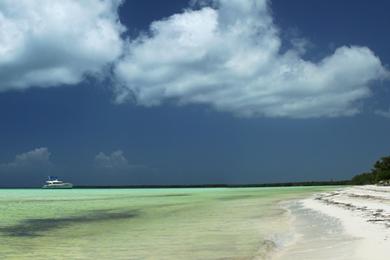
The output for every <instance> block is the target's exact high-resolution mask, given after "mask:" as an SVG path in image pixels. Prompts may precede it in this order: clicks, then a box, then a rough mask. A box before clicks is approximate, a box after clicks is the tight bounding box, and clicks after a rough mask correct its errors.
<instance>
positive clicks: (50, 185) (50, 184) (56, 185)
mask: <svg viewBox="0 0 390 260" xmlns="http://www.w3.org/2000/svg"><path fill="white" fill-rule="evenodd" d="M42 188H43V189H71V188H73V184H72V183H67V182H63V181H60V180H58V178H57V177H54V176H49V179H48V180H47V181H46V184H45V185H43V187H42Z"/></svg>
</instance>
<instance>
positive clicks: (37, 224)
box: [0, 187, 332, 259]
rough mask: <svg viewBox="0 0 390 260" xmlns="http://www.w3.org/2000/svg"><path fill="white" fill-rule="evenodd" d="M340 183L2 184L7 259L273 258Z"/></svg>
mask: <svg viewBox="0 0 390 260" xmlns="http://www.w3.org/2000/svg"><path fill="white" fill-rule="evenodd" d="M329 189H332V187H289V188H230V189H229V188H205V189H200V188H197V189H71V190H41V189H4V190H0V259H267V258H268V257H269V256H270V255H271V254H273V253H274V252H276V251H278V250H280V249H282V248H283V247H285V246H286V245H288V243H290V242H291V241H293V240H294V238H295V237H294V236H295V234H294V229H293V228H292V226H291V221H292V220H291V219H292V218H291V211H290V210H288V208H286V207H282V206H281V205H282V204H283V202H285V201H289V200H294V199H299V198H304V197H307V196H309V195H311V194H313V193H315V192H321V191H325V190H329Z"/></svg>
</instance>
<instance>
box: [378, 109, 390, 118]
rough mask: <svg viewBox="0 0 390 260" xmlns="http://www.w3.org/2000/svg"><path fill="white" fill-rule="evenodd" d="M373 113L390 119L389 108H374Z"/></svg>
mask: <svg viewBox="0 0 390 260" xmlns="http://www.w3.org/2000/svg"><path fill="white" fill-rule="evenodd" d="M375 114H376V115H378V116H382V117H386V118H389V119H390V108H389V109H388V110H376V111H375Z"/></svg>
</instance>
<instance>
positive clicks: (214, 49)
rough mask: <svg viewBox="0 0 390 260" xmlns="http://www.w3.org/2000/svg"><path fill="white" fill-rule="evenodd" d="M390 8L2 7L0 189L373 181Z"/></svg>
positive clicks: (242, 4)
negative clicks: (54, 183)
mask: <svg viewBox="0 0 390 260" xmlns="http://www.w3.org/2000/svg"><path fill="white" fill-rule="evenodd" d="M389 5H390V4H389V3H387V1H384V0H383V1H380V0H377V1H374V2H372V1H370V2H369V1H363V0H360V1H353V2H351V3H349V2H346V1H345V3H344V2H342V3H340V2H339V1H333V0H332V1H319V0H313V1H310V3H309V2H307V1H303V0H297V1H288V2H286V1H282V0H273V1H268V2H266V1H263V0H232V1H227V0H215V1H211V0H210V1H191V2H187V1H161V3H160V2H158V3H156V1H152V0H144V1H125V2H120V1H99V0H88V1H85V2H79V1H73V0H69V1H46V0H42V1H41V3H40V5H37V4H36V3H35V2H34V3H33V2H31V1H4V2H2V3H0V24H1V23H3V25H4V26H2V27H0V54H1V55H0V118H1V123H0V147H1V149H0V186H15V185H21V186H36V185H40V184H41V183H42V182H43V181H44V179H45V178H46V176H47V175H48V174H51V175H59V176H62V177H63V178H64V179H66V180H69V181H72V182H74V183H75V184H79V185H84V184H94V185H96V184H101V185H111V184H204V183H232V184H233V183H234V184H237V183H265V182H287V181H304V180H305V181H311V180H330V179H347V178H350V177H352V176H353V175H354V174H357V173H360V172H363V171H367V170H369V168H370V167H371V165H372V163H373V162H374V161H375V160H376V159H378V158H379V157H381V156H384V155H387V154H389V147H390V138H388V133H389V131H390V104H389V100H390V92H389V84H390V82H389V64H390V52H389V51H388V46H389V43H390V38H389V37H390V34H389V33H388V29H387V27H388V26H389V24H390V21H389V20H390V18H389V17H388V15H387V14H386V10H388V9H389V7H390V6H389ZM26 10H29V11H26ZM26 22H28V23H27V24H28V26H26Z"/></svg>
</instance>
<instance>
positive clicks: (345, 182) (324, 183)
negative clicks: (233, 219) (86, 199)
mask: <svg viewBox="0 0 390 260" xmlns="http://www.w3.org/2000/svg"><path fill="white" fill-rule="evenodd" d="M350 183H351V181H350V180H341V181H308V182H282V183H260V184H200V185H123V186H75V187H74V188H75V189H102V188H103V189H172V188H176V189H179V188H256V187H293V186H334V185H349V184H350Z"/></svg>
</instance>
